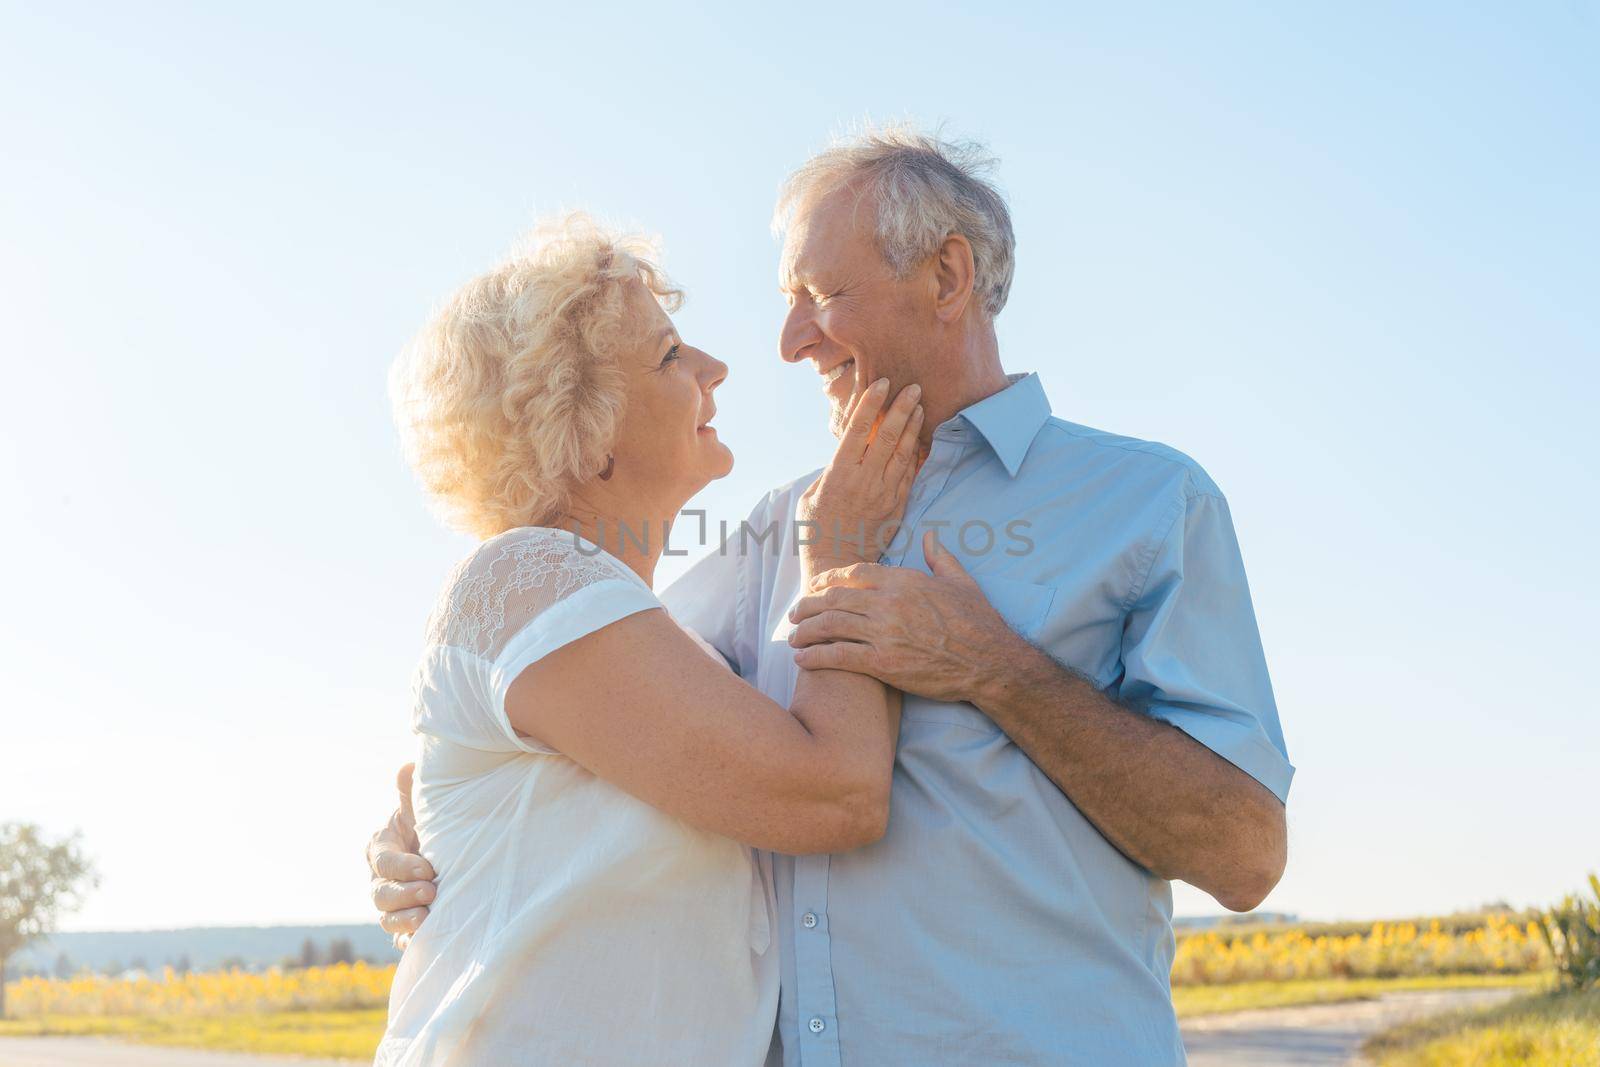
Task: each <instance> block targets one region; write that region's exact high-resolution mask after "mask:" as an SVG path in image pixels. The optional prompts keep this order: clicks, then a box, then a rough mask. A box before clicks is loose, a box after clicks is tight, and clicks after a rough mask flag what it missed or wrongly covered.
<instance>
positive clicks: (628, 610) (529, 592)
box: [442, 527, 661, 753]
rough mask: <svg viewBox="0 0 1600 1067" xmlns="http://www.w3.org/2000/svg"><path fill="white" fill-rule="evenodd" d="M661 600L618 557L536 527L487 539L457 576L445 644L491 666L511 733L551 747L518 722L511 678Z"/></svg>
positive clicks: (497, 707)
mask: <svg viewBox="0 0 1600 1067" xmlns="http://www.w3.org/2000/svg"><path fill="white" fill-rule="evenodd" d="M659 607H661V602H660V601H659V600H657V599H656V597H655V594H654V593H652V592H651V591H650V587H649V586H647V585H646V584H645V583H644V581H643V580H642V579H640V578H639V577H638V575H636V574H634V573H633V572H632V571H631V570H629V569H628V568H627V567H625V566H623V564H621V563H620V562H618V561H617V560H616V559H615V558H614V557H612V556H610V555H608V554H606V553H604V552H602V551H601V550H600V549H599V548H597V547H596V546H594V545H593V544H591V543H589V542H588V541H585V540H583V539H582V538H578V537H575V536H574V535H572V534H570V533H567V532H566V531H562V530H547V529H543V528H538V527H530V528H527V529H525V530H517V531H512V532H511V533H510V534H503V535H501V537H499V538H496V539H495V540H493V541H491V542H487V543H486V544H485V546H484V547H483V548H482V549H480V551H479V552H478V553H477V554H476V555H475V557H474V558H473V559H472V560H469V561H468V564H467V565H466V566H465V568H464V569H463V572H462V573H461V574H460V575H459V576H458V578H457V580H456V583H455V588H454V591H453V595H452V598H451V604H450V607H449V609H448V618H447V619H446V620H444V625H443V627H442V629H443V630H444V631H445V633H444V634H443V635H442V636H443V643H448V644H453V645H457V646H460V647H465V648H467V649H468V650H469V651H471V652H472V653H474V654H475V656H476V657H477V659H478V661H479V662H480V663H482V664H483V665H484V668H485V670H486V671H487V674H488V677H487V679H486V683H487V684H486V685H485V686H484V687H483V691H484V694H485V697H486V701H487V703H488V705H489V706H488V708H487V709H486V710H487V711H488V712H489V714H490V715H491V716H492V717H493V719H494V725H495V726H496V727H497V728H498V729H499V730H500V731H501V732H502V733H503V734H504V735H505V737H506V739H507V740H508V741H510V742H511V744H513V745H514V746H516V747H517V748H518V749H521V750H523V751H526V752H543V753H549V752H551V751H552V750H551V749H549V748H547V747H545V746H543V745H540V744H538V743H537V742H535V741H533V740H531V739H530V738H526V737H523V736H521V735H519V734H518V733H517V731H516V729H515V728H514V727H513V726H512V725H511V721H510V718H509V717H508V716H507V714H506V693H507V691H508V690H510V688H511V683H512V682H514V681H516V680H517V676H518V675H520V674H521V673H522V672H523V671H524V670H526V669H527V668H528V667H530V666H532V665H533V664H535V663H537V662H538V661H539V660H541V659H543V658H544V657H545V656H548V655H549V654H550V653H552V652H554V651H555V650H556V649H558V648H561V647H563V646H565V645H569V644H571V643H572V642H574V641H576V640H578V639H579V638H581V637H584V636H586V635H588V634H591V633H594V632H595V631H596V630H600V629H602V628H604V627H606V626H609V625H610V624H612V623H614V622H616V621H618V620H619V619H623V618H626V617H627V616H629V615H634V614H637V613H638V612H641V611H649V610H650V609H652V608H659Z"/></svg>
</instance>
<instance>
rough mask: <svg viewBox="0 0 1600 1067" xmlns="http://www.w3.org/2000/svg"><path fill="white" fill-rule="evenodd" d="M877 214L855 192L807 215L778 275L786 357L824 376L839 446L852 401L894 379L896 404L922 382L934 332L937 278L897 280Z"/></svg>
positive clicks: (820, 203)
mask: <svg viewBox="0 0 1600 1067" xmlns="http://www.w3.org/2000/svg"><path fill="white" fill-rule="evenodd" d="M876 213H877V209H876V206H875V205H874V204H873V203H872V201H871V200H870V199H864V198H859V197H858V195H857V193H856V192H855V190H854V189H852V188H850V187H848V186H846V187H845V188H843V189H839V190H836V191H834V192H832V193H830V194H828V195H827V196H824V197H822V198H820V199H818V200H816V201H815V202H813V203H810V204H808V205H804V206H802V208H801V210H800V211H799V213H797V214H796V216H795V218H794V221H793V224H792V225H791V226H790V227H789V231H788V234H787V237H786V239H785V241H784V246H783V259H782V261H781V265H780V267H779V275H778V287H779V288H780V289H781V290H782V291H783V294H784V296H785V297H786V298H787V299H788V302H789V315H788V317H787V318H786V319H784V323H783V333H782V334H781V335H780V336H779V339H778V346H779V350H780V353H781V354H782V356H783V358H784V359H785V360H786V361H788V362H790V363H800V362H803V361H807V360H809V361H810V362H811V364H812V365H813V367H814V368H815V369H816V371H817V373H818V374H819V375H821V381H822V391H823V393H824V394H825V395H826V396H827V398H828V403H829V407H830V409H831V410H830V423H831V428H832V430H833V432H834V435H835V436H838V435H839V434H840V433H841V432H842V430H843V424H844V415H845V413H846V412H847V411H848V410H849V408H850V403H851V399H852V398H853V397H855V396H859V395H860V394H861V393H862V392H864V391H865V390H866V388H867V387H868V386H870V385H871V384H872V383H873V382H874V381H876V380H877V379H879V378H888V379H889V395H890V396H894V395H895V394H896V393H897V392H898V391H899V390H900V388H901V387H902V386H905V385H909V384H910V383H911V382H913V381H916V380H917V377H918V371H919V369H920V367H921V363H922V360H921V359H920V358H919V357H920V355H921V353H923V352H925V351H926V345H925V343H924V341H925V339H926V338H927V336H928V333H929V331H930V328H931V324H932V322H933V290H932V288H931V287H930V284H929V279H928V277H927V275H928V270H927V269H926V268H919V269H916V270H913V271H912V272H911V274H910V276H909V277H907V278H904V279H900V278H896V277H895V275H894V271H893V270H892V269H891V268H890V267H889V265H888V264H887V263H885V262H884V261H883V257H882V256H881V255H880V254H879V252H878V248H877V245H876V244H875V243H874V239H873V233H872V231H873V224H874V220H875V217H876Z"/></svg>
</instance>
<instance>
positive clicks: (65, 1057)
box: [0, 1037, 351, 1067]
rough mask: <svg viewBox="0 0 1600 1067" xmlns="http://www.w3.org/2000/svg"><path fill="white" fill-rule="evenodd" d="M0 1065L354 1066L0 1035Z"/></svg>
mask: <svg viewBox="0 0 1600 1067" xmlns="http://www.w3.org/2000/svg"><path fill="white" fill-rule="evenodd" d="M0 1067H351V1061H349V1060H309V1059H295V1058H289V1057H281V1056H251V1055H247V1054H245V1053H239V1052H204V1051H200V1050H196V1049H186V1048H163V1047H161V1046H160V1045H130V1044H125V1043H123V1042H120V1041H110V1040H107V1039H105V1038H100V1037H0Z"/></svg>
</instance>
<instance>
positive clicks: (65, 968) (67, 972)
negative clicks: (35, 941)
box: [54, 952, 73, 980]
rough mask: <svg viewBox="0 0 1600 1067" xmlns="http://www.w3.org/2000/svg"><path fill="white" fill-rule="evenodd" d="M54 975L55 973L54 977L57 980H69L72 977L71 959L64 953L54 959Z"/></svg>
mask: <svg viewBox="0 0 1600 1067" xmlns="http://www.w3.org/2000/svg"><path fill="white" fill-rule="evenodd" d="M54 973H55V976H56V977H57V978H60V979H62V980H66V979H68V978H71V977H72V975H73V967H72V957H71V956H69V955H67V954H66V953H65V952H63V953H61V955H59V956H57V957H56V967H55V972H54Z"/></svg>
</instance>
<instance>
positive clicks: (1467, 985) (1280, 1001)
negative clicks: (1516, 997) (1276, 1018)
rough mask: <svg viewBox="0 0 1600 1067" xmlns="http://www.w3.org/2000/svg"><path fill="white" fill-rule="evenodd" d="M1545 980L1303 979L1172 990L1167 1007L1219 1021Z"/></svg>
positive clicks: (1545, 981)
mask: <svg viewBox="0 0 1600 1067" xmlns="http://www.w3.org/2000/svg"><path fill="white" fill-rule="evenodd" d="M1552 980H1553V979H1552V977H1551V976H1550V975H1549V974H1542V973H1541V974H1517V975H1502V974H1447V975H1422V976H1418V977H1413V978H1304V979H1297V980H1295V981H1290V982H1236V983H1234V984H1233V985H1191V986H1176V987H1174V989H1173V990H1172V1003H1173V1006H1174V1007H1176V1008H1177V1009H1178V1018H1180V1019H1187V1018H1190V1017H1191V1016H1195V1015H1221V1014H1223V1013H1225V1012H1232V1011H1247V1010H1249V1009H1252V1008H1289V1007H1297V1006H1300V1005H1304V1004H1339V1003H1343V1002H1345V1001H1351V1000H1372V999H1374V998H1376V997H1378V996H1379V995H1381V994H1383V993H1396V992H1402V991H1405V990H1411V989H1489V988H1497V987H1506V986H1510V987H1513V988H1519V987H1520V988H1525V989H1541V990H1542V989H1548V988H1549V987H1550V983H1551V982H1552Z"/></svg>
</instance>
